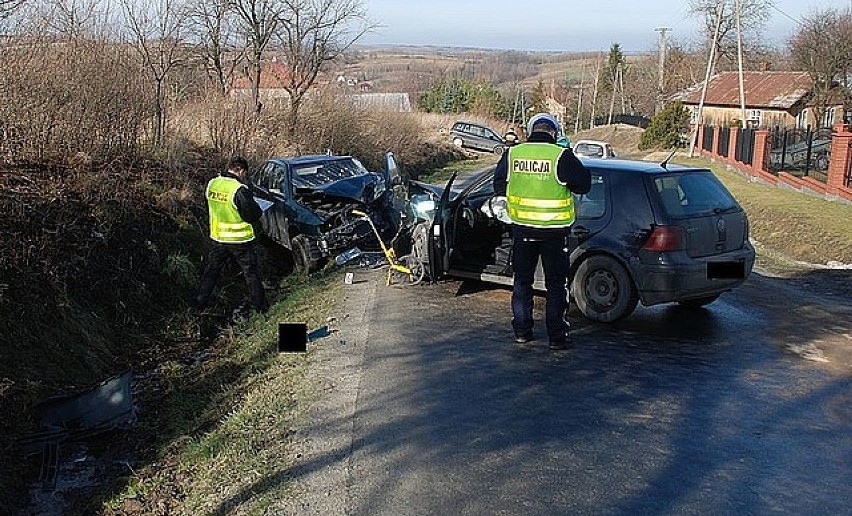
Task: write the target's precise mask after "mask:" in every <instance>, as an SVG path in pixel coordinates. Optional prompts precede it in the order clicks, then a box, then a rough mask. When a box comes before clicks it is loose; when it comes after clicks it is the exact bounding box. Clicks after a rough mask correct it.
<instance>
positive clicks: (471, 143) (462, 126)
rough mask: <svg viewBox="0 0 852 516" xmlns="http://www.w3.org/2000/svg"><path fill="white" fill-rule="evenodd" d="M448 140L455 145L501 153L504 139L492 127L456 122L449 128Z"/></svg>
mask: <svg viewBox="0 0 852 516" xmlns="http://www.w3.org/2000/svg"><path fill="white" fill-rule="evenodd" d="M450 142H452V144H453V145H455V146H456V147H460V148H461V147H465V148H469V149H475V150H480V151H485V152H493V153H494V154H498V155H499V154H503V151H504V150H506V141H505V140H504V139H503V137H502V136H500V135H499V134H497V133H496V132H495V131H494V130H493V129H491V128H489V127H486V126H484V125H479V124H474V123H472V122H461V121H460V122H456V123H455V124H453V128H452V129H450Z"/></svg>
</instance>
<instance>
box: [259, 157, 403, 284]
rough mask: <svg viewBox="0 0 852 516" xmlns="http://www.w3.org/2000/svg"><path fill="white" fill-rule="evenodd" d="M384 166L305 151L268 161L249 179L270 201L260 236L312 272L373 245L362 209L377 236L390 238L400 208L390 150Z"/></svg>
mask: <svg viewBox="0 0 852 516" xmlns="http://www.w3.org/2000/svg"><path fill="white" fill-rule="evenodd" d="M385 158H386V160H385V161H386V166H385V170H383V171H379V172H371V171H369V170H367V169H366V168H365V167H364V165H362V164H361V162H360V161H358V160H357V159H356V158H354V157H352V156H333V155H308V156H299V157H294V158H273V159H270V160H268V161H267V162H266V163H264V164H263V166H261V167H260V168H258V169H257V170H256V171H255V172H254V173H252V174H251V176H250V179H251V183H252V189H253V190H254V192H255V195H256V196H258V197H259V198H262V199H265V200H267V201H270V202H271V204H269V205H268V208H266V209H265V210H264V213H263V216H262V217H261V220H260V230H261V234H262V235H263V237H264V238H265V239H268V240H271V241H272V242H274V243H275V244H278V245H280V246H282V247H284V248H285V249H287V250H288V251H289V252H290V253H291V254H292V257H293V265H294V266H295V268H296V269H297V270H300V271H304V272H312V271H315V270H317V269H319V268H320V267H322V266H323V265H324V264H325V263H326V262H327V261H328V259H329V258H333V257H335V256H337V255H338V254H340V253H342V252H344V251H346V250H348V249H351V248H353V247H360V248H361V249H372V248H377V247H378V242H376V238H375V235H374V234H373V231H372V229H371V228H370V225H369V223H368V222H367V221H366V220H364V219H363V218H361V217H359V216H356V215H353V214H352V210H357V211H361V212H363V213H366V214H367V215H368V216H369V217H370V219H371V220H372V221H373V223H374V224H375V225H376V228H377V229H378V230H379V233H380V234H381V235H382V237H383V238H389V237H393V236H394V235H395V234H396V232H397V230H398V229H399V225H400V218H401V213H402V211H403V210H404V209H405V203H404V201H405V197H406V192H405V187H404V185H403V181H402V179H401V177H400V172H399V167H398V166H397V164H396V160H395V159H394V156H393V153H390V152H389V153H387V155H386V156H385Z"/></svg>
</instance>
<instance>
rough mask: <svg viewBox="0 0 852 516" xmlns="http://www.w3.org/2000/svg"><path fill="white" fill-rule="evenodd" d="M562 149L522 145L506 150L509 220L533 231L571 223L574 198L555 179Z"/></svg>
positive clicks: (572, 220) (545, 144) (544, 145)
mask: <svg viewBox="0 0 852 516" xmlns="http://www.w3.org/2000/svg"><path fill="white" fill-rule="evenodd" d="M563 151H564V149H563V148H562V147H559V146H558V145H553V144H550V143H522V144H520V145H516V146H514V147H511V148H510V149H509V157H508V160H509V184H508V186H507V187H506V200H507V204H508V207H509V218H511V219H512V221H513V222H515V223H516V224H522V225H524V226H533V227H568V226H570V225H571V224H573V223H574V196H573V195H572V194H571V190H569V189H568V187H567V186H565V185H564V184H562V183H560V182H559V179H558V178H557V177H556V165H557V163H559V157H560V156H561V155H562V152H563Z"/></svg>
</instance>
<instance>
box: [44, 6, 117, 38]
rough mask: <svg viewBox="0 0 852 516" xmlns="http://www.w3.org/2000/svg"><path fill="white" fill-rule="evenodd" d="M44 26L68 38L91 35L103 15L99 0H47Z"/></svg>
mask: <svg viewBox="0 0 852 516" xmlns="http://www.w3.org/2000/svg"><path fill="white" fill-rule="evenodd" d="M45 7H46V8H47V9H49V11H50V14H49V16H47V17H46V19H45V28H46V29H47V30H48V31H50V33H52V34H54V35H57V36H61V37H62V38H65V39H69V40H72V41H73V40H76V39H78V38H81V37H84V36H91V35H92V33H93V32H94V31H95V28H96V27H98V26H99V25H100V24H99V22H100V21H101V19H102V18H103V16H104V12H103V11H102V9H101V2H100V0H48V1H47V2H45Z"/></svg>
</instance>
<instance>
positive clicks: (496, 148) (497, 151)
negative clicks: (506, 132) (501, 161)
mask: <svg viewBox="0 0 852 516" xmlns="http://www.w3.org/2000/svg"><path fill="white" fill-rule="evenodd" d="M504 152H506V147H505V146H503V145H495V146H494V154H496V155H498V156H502V155H503V153H504Z"/></svg>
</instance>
